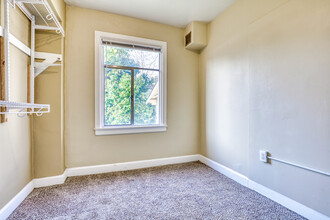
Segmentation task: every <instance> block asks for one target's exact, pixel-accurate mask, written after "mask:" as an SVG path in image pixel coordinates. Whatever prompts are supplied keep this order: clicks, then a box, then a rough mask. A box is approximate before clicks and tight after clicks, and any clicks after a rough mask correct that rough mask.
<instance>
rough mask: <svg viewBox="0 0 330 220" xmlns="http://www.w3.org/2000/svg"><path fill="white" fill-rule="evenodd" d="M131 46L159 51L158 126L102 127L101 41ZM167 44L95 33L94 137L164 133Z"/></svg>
mask: <svg viewBox="0 0 330 220" xmlns="http://www.w3.org/2000/svg"><path fill="white" fill-rule="evenodd" d="M104 39H107V40H109V41H112V42H118V43H127V44H133V45H141V46H150V47H155V48H160V49H161V55H160V71H159V124H158V125H145V126H144V125H127V126H126V125H124V126H122V125H121V126H105V125H104V89H105V88H104V68H103V65H104V63H103V58H104V56H103V49H102V41H103V40H104ZM166 90H167V43H166V42H163V41H157V40H150V39H146V38H139V37H132V36H127V35H121V34H114V33H107V32H101V31H95V128H94V131H95V135H115V134H134V133H150V132H165V131H166V130H167V124H166V104H167V103H166V95H167V91H166Z"/></svg>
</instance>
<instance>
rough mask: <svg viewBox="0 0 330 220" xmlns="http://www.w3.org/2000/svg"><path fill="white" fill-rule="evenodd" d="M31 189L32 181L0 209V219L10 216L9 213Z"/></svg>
mask: <svg viewBox="0 0 330 220" xmlns="http://www.w3.org/2000/svg"><path fill="white" fill-rule="evenodd" d="M33 189H34V186H33V181H31V182H29V183H28V184H27V185H26V186H25V187H24V188H23V189H22V190H21V191H20V192H19V193H17V194H16V196H15V197H14V198H12V199H11V200H10V201H9V202H8V203H7V204H6V205H5V206H4V207H3V208H2V209H1V210H0V219H6V218H8V217H9V216H10V214H11V213H12V212H13V211H14V210H15V209H16V208H17V207H18V206H19V205H20V204H21V203H22V202H23V200H24V199H25V198H26V197H27V196H28V195H29V194H30V193H31V192H32V190H33Z"/></svg>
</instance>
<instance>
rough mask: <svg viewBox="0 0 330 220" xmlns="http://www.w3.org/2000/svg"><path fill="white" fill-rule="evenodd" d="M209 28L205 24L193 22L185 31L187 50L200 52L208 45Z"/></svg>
mask: <svg viewBox="0 0 330 220" xmlns="http://www.w3.org/2000/svg"><path fill="white" fill-rule="evenodd" d="M206 32H207V26H206V24H205V23H203V22H198V21H193V22H191V23H190V24H189V25H188V26H187V27H186V30H185V36H184V45H185V47H186V49H188V50H192V51H195V52H200V51H201V50H202V49H203V48H204V47H206V45H207V36H206V34H207V33H206Z"/></svg>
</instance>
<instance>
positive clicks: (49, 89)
mask: <svg viewBox="0 0 330 220" xmlns="http://www.w3.org/2000/svg"><path fill="white" fill-rule="evenodd" d="M53 4H54V6H53ZM50 5H51V6H52V8H54V10H56V11H55V12H56V13H57V14H58V15H59V16H60V18H61V20H62V22H61V23H62V25H63V27H64V28H65V3H64V1H63V0H53V1H51V2H50ZM64 41H65V38H63V37H62V35H61V34H57V33H55V32H54V31H37V32H36V51H39V52H48V53H57V54H62V55H64ZM63 64H64V62H62V66H58V67H49V68H48V69H46V70H45V71H44V72H43V73H42V74H40V75H39V76H38V77H37V78H36V80H35V102H36V103H43V104H50V106H51V112H50V113H49V114H44V115H43V116H42V117H38V116H34V118H33V119H34V120H33V168H34V177H35V178H41V177H47V176H56V175H61V174H63V172H64V170H65V161H64V138H63V132H64V113H63V109H64V98H63V85H64V81H63V78H64V65H63Z"/></svg>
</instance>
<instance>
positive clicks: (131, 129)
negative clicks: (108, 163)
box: [94, 125, 167, 136]
mask: <svg viewBox="0 0 330 220" xmlns="http://www.w3.org/2000/svg"><path fill="white" fill-rule="evenodd" d="M166 130H167V125H153V126H116V127H105V128H94V131H95V135H97V136H99V135H116V134H138V133H153V132H165V131H166Z"/></svg>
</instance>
